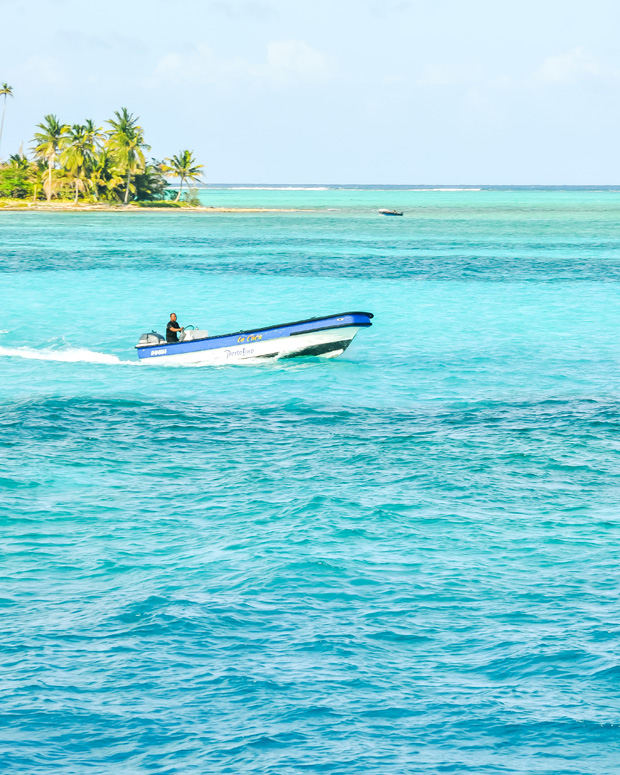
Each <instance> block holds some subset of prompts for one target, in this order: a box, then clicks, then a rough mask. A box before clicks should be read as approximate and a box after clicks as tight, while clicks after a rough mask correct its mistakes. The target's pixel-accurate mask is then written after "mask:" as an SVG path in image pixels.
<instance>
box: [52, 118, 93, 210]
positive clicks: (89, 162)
mask: <svg viewBox="0 0 620 775" xmlns="http://www.w3.org/2000/svg"><path fill="white" fill-rule="evenodd" d="M90 123H91V124H92V122H90ZM96 153H97V145H96V140H95V138H94V135H93V132H92V128H91V131H89V127H88V126H83V125H82V124H74V125H73V126H72V127H71V129H69V132H68V133H67V135H66V136H65V137H64V138H63V151H62V153H61V157H60V158H61V162H62V163H63V164H64V165H65V167H66V168H67V170H68V171H69V172H70V173H71V174H72V175H74V176H75V199H74V200H73V201H74V204H77V201H78V196H79V192H80V187H81V186H82V175H83V174H84V172H86V171H88V170H89V169H90V168H91V167H92V166H93V162H94V160H95V157H96Z"/></svg>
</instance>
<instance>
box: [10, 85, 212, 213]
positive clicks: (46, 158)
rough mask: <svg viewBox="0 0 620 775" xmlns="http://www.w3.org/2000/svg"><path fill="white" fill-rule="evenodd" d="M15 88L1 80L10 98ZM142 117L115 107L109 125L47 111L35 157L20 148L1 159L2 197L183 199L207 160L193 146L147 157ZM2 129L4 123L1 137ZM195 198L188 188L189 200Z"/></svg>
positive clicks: (125, 200) (39, 129) (39, 127)
mask: <svg viewBox="0 0 620 775" xmlns="http://www.w3.org/2000/svg"><path fill="white" fill-rule="evenodd" d="M12 92H13V90H12V89H11V87H10V86H8V84H2V85H0V97H2V96H4V101H5V103H6V97H7V96H12ZM3 107H4V108H5V107H6V105H4V106H3ZM3 115H4V113H3ZM138 121H139V119H138V118H137V117H136V116H134V115H133V114H132V113H130V112H129V111H128V110H127V108H121V109H120V110H118V111H115V113H114V116H113V117H112V118H110V119H109V120H108V121H106V122H105V128H104V127H101V126H97V124H96V123H95V122H94V121H92V120H90V119H89V120H87V121H84V123H81V124H73V125H68V124H63V123H62V122H61V121H60V120H59V118H58V117H57V116H55V115H53V114H48V115H47V116H44V118H43V121H42V122H41V123H40V124H37V126H36V129H37V131H36V132H35V134H34V137H33V140H32V146H31V150H32V159H29V158H27V156H26V155H25V154H24V153H23V152H22V151H21V150H20V153H19V154H14V155H13V156H11V157H9V159H8V160H7V161H6V162H2V161H1V160H0V197H11V198H20V199H26V198H28V197H31V198H32V199H33V200H35V201H36V200H40V199H44V198H45V199H47V201H48V202H49V201H51V200H52V199H58V200H73V202H74V203H76V204H77V203H78V202H79V201H80V200H81V201H83V202H109V203H110V202H117V203H121V202H122V203H124V204H128V203H129V202H132V201H134V202H138V203H139V202H157V201H164V200H166V201H168V202H170V200H172V199H174V201H175V202H178V201H179V200H180V198H181V193H182V190H183V186H184V184H186V183H188V184H189V183H190V182H191V181H196V180H199V179H200V177H201V170H202V169H203V165H202V164H197V163H196V159H195V158H194V155H193V153H192V152H191V151H187V150H183V151H180V152H179V153H178V154H177V155H176V156H172V157H171V158H169V159H165V160H164V161H163V162H162V161H157V160H155V159H150V160H149V159H147V158H146V156H145V153H146V152H147V151H148V150H150V146H149V145H147V143H146V141H145V139H144V130H143V128H142V127H141V126H140V125H139V123H138ZM1 130H2V123H0V141H1V139H2V135H1ZM167 178H175V179H176V180H177V181H178V185H179V188H178V192H177V191H175V190H174V189H171V188H170V187H169V185H170V184H169V183H168V180H167ZM190 199H191V197H188V195H187V194H186V195H185V197H184V200H185V201H189V200H190ZM195 201H196V200H195V199H192V203H195ZM184 206H187V205H184Z"/></svg>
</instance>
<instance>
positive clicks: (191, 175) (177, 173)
mask: <svg viewBox="0 0 620 775" xmlns="http://www.w3.org/2000/svg"><path fill="white" fill-rule="evenodd" d="M203 167H204V164H196V159H194V154H193V153H192V151H181V153H179V155H178V156H173V157H172V158H171V159H166V160H165V161H164V163H163V164H162V170H163V172H164V174H165V175H167V176H168V177H169V178H179V180H180V181H181V184H180V186H179V193H178V194H177V198H176V199H175V200H174V201H175V202H178V201H179V199H180V198H181V189H182V188H183V183H184V182H185V181H186V180H200V178H201V177H202V175H201V172H200V170H201V169H203Z"/></svg>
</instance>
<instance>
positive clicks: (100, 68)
mask: <svg viewBox="0 0 620 775" xmlns="http://www.w3.org/2000/svg"><path fill="white" fill-rule="evenodd" d="M0 14H1V17H0V18H1V19H2V29H3V32H2V36H1V43H0V81H8V82H9V83H10V84H11V85H12V86H13V87H14V89H15V99H13V100H10V101H9V104H8V106H7V116H6V123H5V134H4V139H3V155H4V156H6V155H7V154H8V153H9V152H13V151H15V150H17V148H18V147H19V144H20V142H21V141H22V140H23V141H24V142H25V143H26V144H27V143H28V141H29V138H30V137H32V133H33V131H34V125H35V124H36V123H37V122H38V121H40V120H41V118H42V117H43V115H44V114H45V113H49V112H54V113H56V114H57V115H58V116H59V118H60V119H62V120H63V121H66V122H69V123H72V122H77V121H81V120H83V119H84V118H93V119H95V120H96V121H97V122H99V123H103V121H104V119H105V118H107V117H108V116H109V115H111V113H112V111H113V110H114V109H115V108H118V107H119V106H121V105H126V106H127V107H128V108H129V109H130V110H132V111H133V112H135V113H136V114H138V115H139V116H140V118H141V123H142V125H143V126H144V128H145V130H146V135H147V140H148V141H149V142H150V143H151V145H152V153H153V155H155V156H156V157H163V156H166V155H169V154H172V153H175V152H177V151H178V150H180V149H181V148H190V149H193V150H194V151H195V153H196V155H197V156H198V157H199V160H200V161H202V162H204V163H205V165H206V167H207V177H208V180H209V181H210V182H256V183H269V182H273V183H300V182H305V183H367V184H371V183H390V184H399V183H401V184H409V183H412V184H415V183H427V184H428V183H442V184H448V183H469V184H475V183H495V184H509V183H515V184H527V183H532V184H544V183H553V184H570V183H573V184H596V183H600V184H605V183H620V152H619V151H618V146H619V141H618V138H619V136H620V100H619V96H620V42H619V34H618V33H619V32H620V3H619V2H618V1H617V0H615V2H612V0H588V2H586V1H585V0H519V1H518V2H513V0H329V1H328V0H184V2H176V3H172V2H170V0H167V1H166V2H164V1H163V0H125V2H121V1H120V0H107V2H105V3H97V4H94V3H85V2H83V0H80V1H79V2H78V0H0Z"/></svg>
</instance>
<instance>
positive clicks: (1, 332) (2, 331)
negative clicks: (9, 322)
mask: <svg viewBox="0 0 620 775" xmlns="http://www.w3.org/2000/svg"><path fill="white" fill-rule="evenodd" d="M8 333H9V329H8V328H2V329H0V334H8Z"/></svg>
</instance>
